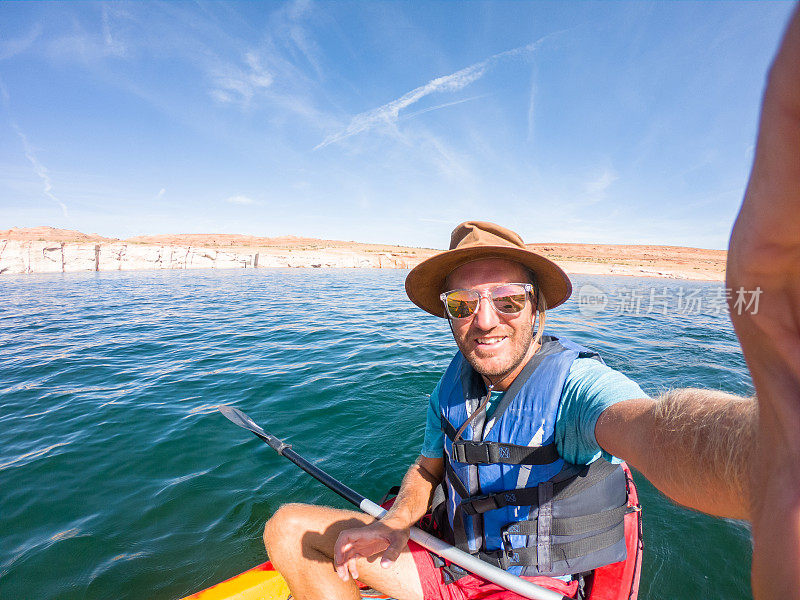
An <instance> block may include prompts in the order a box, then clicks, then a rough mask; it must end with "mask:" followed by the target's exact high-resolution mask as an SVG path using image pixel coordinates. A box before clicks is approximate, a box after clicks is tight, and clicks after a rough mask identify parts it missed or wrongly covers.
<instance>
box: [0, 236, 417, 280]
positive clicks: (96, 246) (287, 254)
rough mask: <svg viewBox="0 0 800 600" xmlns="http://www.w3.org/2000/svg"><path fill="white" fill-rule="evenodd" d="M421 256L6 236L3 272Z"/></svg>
mask: <svg viewBox="0 0 800 600" xmlns="http://www.w3.org/2000/svg"><path fill="white" fill-rule="evenodd" d="M419 260H420V259H417V258H412V257H404V256H399V255H395V254H392V253H388V252H375V253H367V252H359V251H353V250H346V249H341V248H330V249H318V250H286V249H283V250H280V249H276V248H242V247H236V248H226V249H225V250H220V249H217V248H207V247H206V248H204V247H200V246H178V245H163V246H159V245H143V244H129V243H125V242H110V243H106V242H103V243H71V242H47V241H20V240H7V239H6V240H4V239H0V274H5V275H11V274H19V273H67V272H73V271H130V270H143V269H252V268H275V267H307V268H308V267H312V268H313V267H317V268H320V267H325V268H382V269H408V268H411V267H413V266H415V265H416V264H417V263H418V262H419Z"/></svg>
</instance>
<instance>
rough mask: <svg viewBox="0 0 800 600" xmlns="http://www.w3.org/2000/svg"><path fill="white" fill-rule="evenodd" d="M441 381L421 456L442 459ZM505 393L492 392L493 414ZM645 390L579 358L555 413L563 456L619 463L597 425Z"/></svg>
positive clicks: (489, 410)
mask: <svg viewBox="0 0 800 600" xmlns="http://www.w3.org/2000/svg"><path fill="white" fill-rule="evenodd" d="M441 384H442V382H441V380H440V381H439V383H437V384H436V387H435V388H434V390H433V393H432V394H431V398H430V402H429V403H428V417H427V422H426V424H425V441H424V442H423V444H422V455H423V456H427V457H429V458H441V457H442V453H443V452H444V440H443V438H442V435H443V434H442V417H441V414H442V413H441V411H440V410H439V389H440V387H441ZM502 397H503V392H492V397H491V399H490V400H489V404H488V406H487V407H486V411H487V416H491V415H492V413H493V412H494V409H495V408H496V407H497V404H498V403H499V402H500V399H501V398H502ZM646 397H647V394H645V393H644V392H643V391H642V389H641V388H640V387H639V386H638V385H637V384H636V383H635V382H634V381H632V380H631V379H629V378H628V377H626V376H625V375H623V374H622V373H620V372H619V371H615V370H614V369H612V368H611V367H608V366H606V365H604V364H603V363H601V362H600V361H599V360H595V359H593V358H577V359H575V361H573V363H572V366H571V367H570V369H569V373H568V374H567V380H566V381H565V382H564V389H563V390H562V391H561V403H560V404H559V407H558V415H557V416H556V430H555V443H556V449H557V450H558V453H559V454H560V455H561V457H562V458H563V459H564V460H566V461H567V462H571V463H573V464H578V465H588V464H589V463H591V462H592V461H594V460H596V459H598V458H599V457H600V456H601V455H602V456H604V457H605V458H606V460H613V461H614V462H619V461H618V460H617V459H615V458H614V457H612V456H611V455H610V454H608V453H607V452H605V451H604V450H603V449H602V448H600V446H599V445H598V443H597V439H596V438H595V435H594V428H595V425H596V424H597V419H598V417H599V416H600V413H602V412H603V411H604V410H605V409H607V408H608V407H609V406H611V405H612V404H616V403H617V402H622V401H623V400H632V399H635V398H646Z"/></svg>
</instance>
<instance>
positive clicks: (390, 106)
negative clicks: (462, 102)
mask: <svg viewBox="0 0 800 600" xmlns="http://www.w3.org/2000/svg"><path fill="white" fill-rule="evenodd" d="M545 37H549V36H545ZM544 39H545V38H541V39H539V40H537V41H535V42H532V43H530V44H527V45H525V46H520V47H518V48H512V49H511V50H506V51H505V52H500V53H498V54H494V55H492V56H490V57H489V58H487V59H485V60H482V61H480V62H477V63H475V64H474V65H470V66H469V67H465V68H463V69H461V70H459V71H456V72H455V73H452V74H450V75H443V76H442V77H437V78H436V79H432V80H430V81H429V82H428V83H426V84H425V85H422V86H420V87H418V88H415V89H413V90H411V91H410V92H408V93H406V94H404V95H402V96H400V97H399V98H398V99H397V100H392V101H391V102H389V103H387V104H384V105H383V106H379V107H378V108H374V109H372V110H368V111H366V112H362V113H360V114H357V115H356V116H355V117H353V118H352V119H351V120H350V124H349V125H348V126H347V127H346V128H345V129H344V130H343V131H339V132H338V133H334V134H332V135H329V136H328V137H326V138H325V139H324V140H323V141H322V142H321V143H319V144H317V146H315V147H314V150H319V149H320V148H324V147H325V146H327V145H329V144H333V143H335V142H340V141H341V140H343V139H345V138H348V137H350V136H352V135H355V134H357V133H361V132H362V131H367V130H368V129H372V128H373V127H376V126H378V125H382V124H388V125H391V124H394V123H396V122H397V119H398V117H399V115H400V111H401V110H403V109H404V108H407V107H409V106H411V105H412V104H414V103H416V102H418V101H419V100H421V99H422V98H424V97H425V96H427V95H429V94H433V93H434V92H457V91H459V90H462V89H464V88H465V87H467V86H468V85H469V84H471V83H473V82H474V81H477V80H478V79H480V78H481V77H483V75H484V74H485V73H486V71H488V70H489V68H491V67H492V66H493V65H494V64H495V63H497V62H499V61H501V60H504V59H506V58H511V57H514V56H521V55H525V54H529V53H531V52H533V51H534V50H536V48H537V46H538V45H539V44H540V43H541V42H542V41H543V40H544ZM444 106H447V105H446V104H444V105H442V106H441V107H442V108H443V107H444Z"/></svg>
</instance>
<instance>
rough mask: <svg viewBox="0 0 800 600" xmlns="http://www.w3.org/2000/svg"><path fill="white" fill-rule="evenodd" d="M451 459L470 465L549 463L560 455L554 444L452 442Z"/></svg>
mask: <svg viewBox="0 0 800 600" xmlns="http://www.w3.org/2000/svg"><path fill="white" fill-rule="evenodd" d="M452 454H453V460H454V461H456V462H460V463H466V464H470V465H487V464H498V463H502V464H506V465H549V464H550V463H553V462H555V461H557V460H558V459H559V458H560V457H559V455H558V451H557V450H556V445H555V444H547V445H546V446H536V447H531V446H518V445H516V444H501V443H498V442H471V441H467V440H459V441H457V442H453V449H452Z"/></svg>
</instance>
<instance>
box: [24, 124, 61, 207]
mask: <svg viewBox="0 0 800 600" xmlns="http://www.w3.org/2000/svg"><path fill="white" fill-rule="evenodd" d="M11 127H13V128H14V131H16V132H17V135H18V136H19V139H20V140H22V147H23V148H24V149H25V157H26V158H27V159H28V160H29V161H30V163H31V165H33V170H34V171H35V172H36V174H37V175H38V176H39V179H41V180H42V185H43V186H44V190H43V191H44V195H45V196H47V197H48V198H50V199H51V200H52V201H53V202H55V203H56V204H58V205H59V206H60V207H61V212H63V213H64V216H65V217H69V213H68V212H67V205H66V204H64V203H63V202H62V201H61V200H59V199H58V198H56V195H55V194H54V193H53V185H52V183H50V174H49V173H48V172H47V169H46V168H45V166H44V165H43V164H42V163H40V162H39V160H38V159H37V158H36V155H35V154H34V153H33V148H31V145H30V144H29V143H28V138H27V137H26V136H25V134H24V133H23V132H22V130H21V129H20V128H19V125H17V124H16V122H15V121H11Z"/></svg>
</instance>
